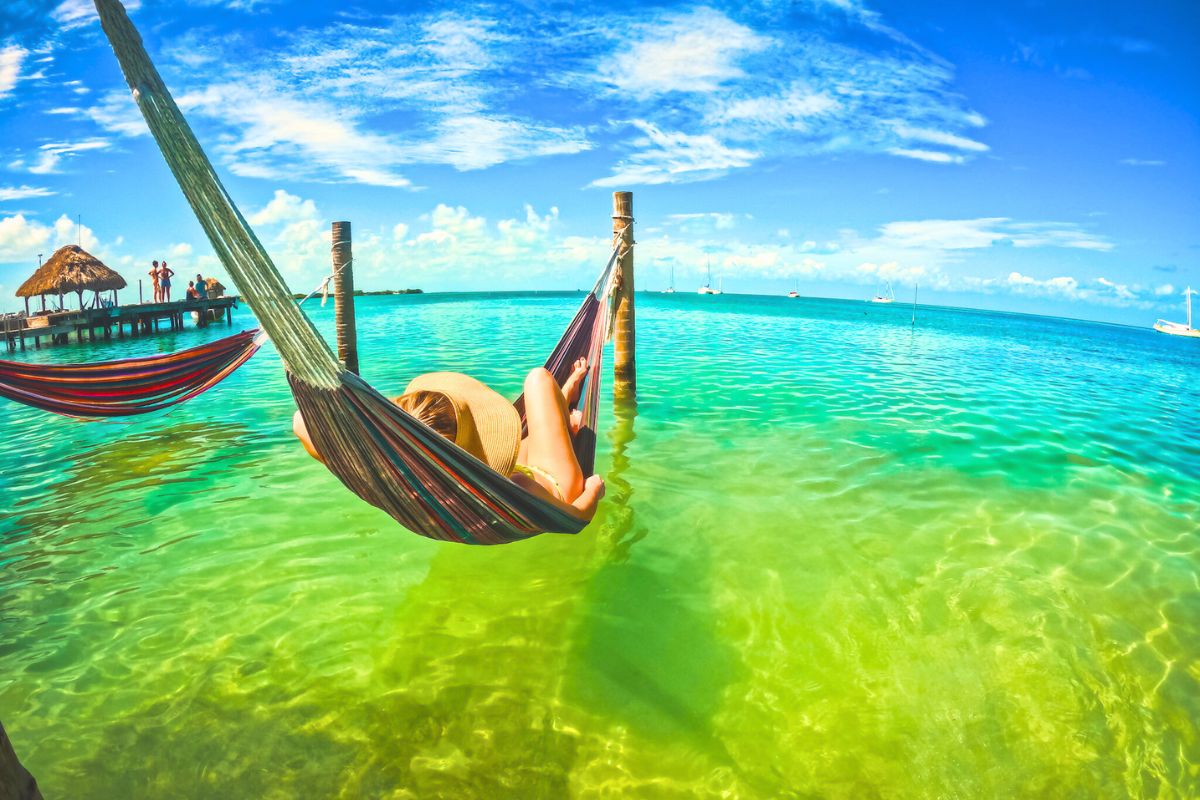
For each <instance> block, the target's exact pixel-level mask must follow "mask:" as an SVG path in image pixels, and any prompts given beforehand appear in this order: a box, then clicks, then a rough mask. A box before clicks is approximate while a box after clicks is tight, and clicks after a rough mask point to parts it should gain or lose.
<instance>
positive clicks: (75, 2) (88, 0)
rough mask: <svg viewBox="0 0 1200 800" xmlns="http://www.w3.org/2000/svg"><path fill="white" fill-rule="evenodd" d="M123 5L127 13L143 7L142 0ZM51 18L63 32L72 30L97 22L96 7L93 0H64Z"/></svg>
mask: <svg viewBox="0 0 1200 800" xmlns="http://www.w3.org/2000/svg"><path fill="white" fill-rule="evenodd" d="M123 4H124V6H125V10H126V11H136V10H138V9H139V8H141V7H142V3H141V0H124V3H123ZM50 17H51V19H53V20H54V21H55V22H56V23H58V26H59V27H60V28H62V29H63V30H71V29H72V28H79V27H82V26H84V25H90V24H91V23H92V22H93V21H95V20H96V19H97V16H96V6H95V4H94V3H93V2H92V0H64V2H62V3H59V4H58V5H57V6H55V8H54V10H53V11H52V12H50Z"/></svg>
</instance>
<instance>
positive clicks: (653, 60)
mask: <svg viewBox="0 0 1200 800" xmlns="http://www.w3.org/2000/svg"><path fill="white" fill-rule="evenodd" d="M620 33H621V36H620V40H621V41H623V42H626V43H627V46H626V47H622V48H620V49H619V50H617V52H615V53H613V54H612V58H611V59H606V60H605V61H604V62H603V63H602V64H601V67H600V71H599V76H600V79H601V80H603V81H604V82H606V83H608V84H610V85H611V86H612V88H613V90H614V91H616V92H628V93H630V94H632V95H634V96H636V97H641V98H648V97H653V96H656V95H659V94H663V93H667V92H712V91H715V90H716V89H717V88H718V87H719V86H720V85H721V84H722V83H725V82H727V81H730V80H732V79H735V78H745V77H746V73H745V72H744V71H743V70H742V68H741V66H740V61H741V59H742V58H744V57H745V56H746V55H748V54H750V53H756V52H758V51H761V50H765V49H766V48H768V47H769V46H771V45H772V44H773V43H774V42H773V40H772V39H771V38H770V37H769V36H764V35H762V34H759V33H757V32H755V31H754V30H752V29H751V28H749V27H747V26H745V25H741V24H738V23H737V22H734V21H733V20H731V19H730V18H729V17H727V16H725V15H724V14H723V13H721V12H719V11H716V10H714V9H711V8H698V9H695V10H694V11H691V12H688V13H682V14H680V13H668V14H665V15H662V16H660V17H659V18H658V19H655V20H654V21H652V22H648V23H642V24H634V25H632V26H625V27H624V28H623V29H622V30H621V32H620Z"/></svg>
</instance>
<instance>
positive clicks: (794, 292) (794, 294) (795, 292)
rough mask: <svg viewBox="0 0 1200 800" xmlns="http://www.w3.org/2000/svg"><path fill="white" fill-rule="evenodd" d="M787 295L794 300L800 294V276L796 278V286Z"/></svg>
mask: <svg viewBox="0 0 1200 800" xmlns="http://www.w3.org/2000/svg"><path fill="white" fill-rule="evenodd" d="M787 296H788V297H790V298H791V299H793V300H795V299H796V298H797V297H799V296H800V279H799V278H797V279H796V288H795V289H792V290H791V291H790V292H788V293H787Z"/></svg>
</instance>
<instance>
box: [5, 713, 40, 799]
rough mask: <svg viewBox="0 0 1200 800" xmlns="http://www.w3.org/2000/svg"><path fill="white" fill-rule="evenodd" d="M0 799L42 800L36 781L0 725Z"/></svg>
mask: <svg viewBox="0 0 1200 800" xmlns="http://www.w3.org/2000/svg"><path fill="white" fill-rule="evenodd" d="M0 800H42V793H41V792H40V791H38V785H37V781H35V780H34V779H33V776H32V775H30V774H29V771H28V770H27V769H25V767H23V766H21V762H20V761H18V760H17V754H16V753H14V752H13V746H12V742H10V741H9V740H8V734H7V733H5V732H4V726H3V725H0Z"/></svg>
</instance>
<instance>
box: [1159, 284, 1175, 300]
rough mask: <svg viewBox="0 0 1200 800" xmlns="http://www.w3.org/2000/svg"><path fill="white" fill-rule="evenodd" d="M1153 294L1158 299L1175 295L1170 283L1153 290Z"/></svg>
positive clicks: (1173, 287)
mask: <svg viewBox="0 0 1200 800" xmlns="http://www.w3.org/2000/svg"><path fill="white" fill-rule="evenodd" d="M1154 294H1155V295H1156V296H1158V297H1170V296H1171V295H1173V294H1175V286H1174V285H1173V284H1170V283H1164V284H1162V285H1161V286H1158V287H1156V288H1155V289H1154Z"/></svg>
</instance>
